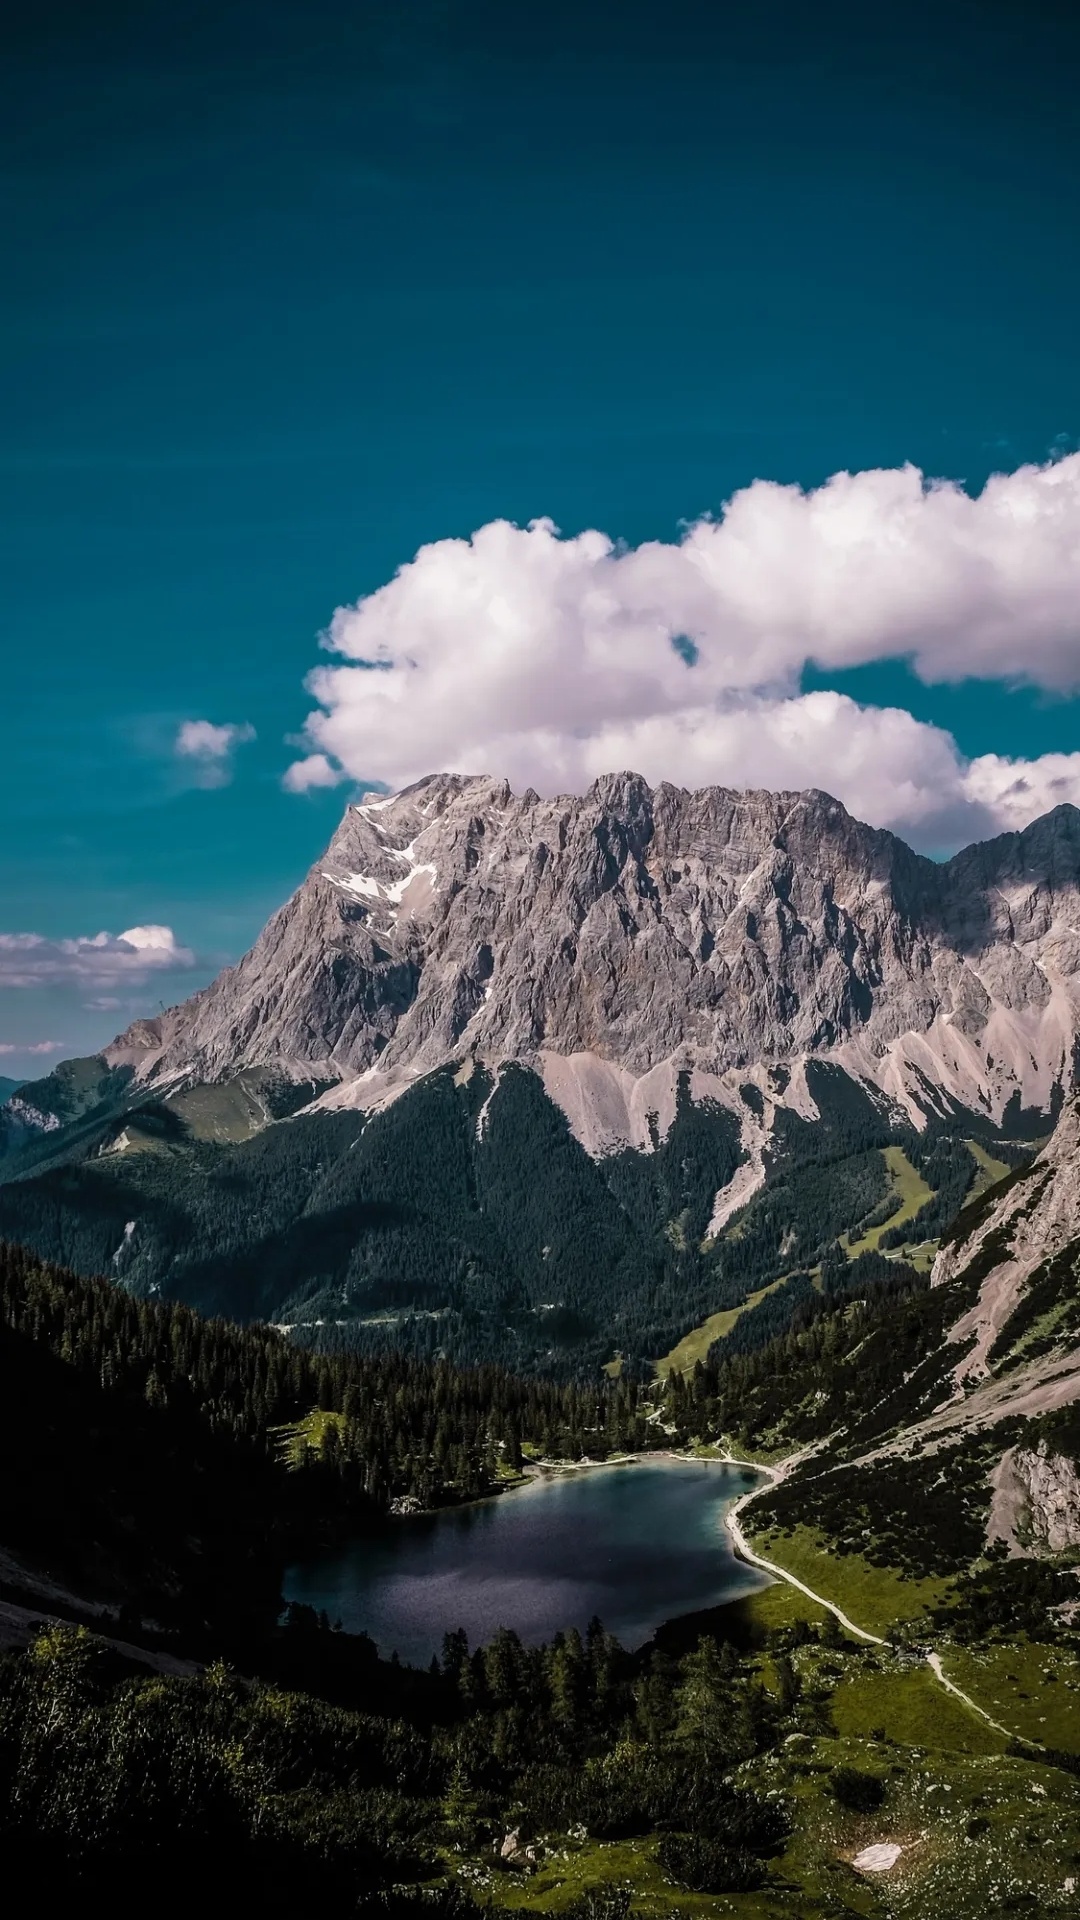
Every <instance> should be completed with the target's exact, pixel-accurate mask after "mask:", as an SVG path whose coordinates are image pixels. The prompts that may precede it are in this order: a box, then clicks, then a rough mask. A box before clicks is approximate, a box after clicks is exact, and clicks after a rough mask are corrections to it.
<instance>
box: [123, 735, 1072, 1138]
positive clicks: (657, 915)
mask: <svg viewBox="0 0 1080 1920" xmlns="http://www.w3.org/2000/svg"><path fill="white" fill-rule="evenodd" d="M1078 1008H1080V813H1078V812H1077V811H1076V810H1075V809H1074V808H1071V807H1059V808H1057V809H1056V810H1055V811H1054V812H1053V813H1051V814H1049V815H1047V816H1046V817H1045V818H1044V819H1042V820H1040V821H1037V822H1036V823H1035V825H1034V826H1032V827H1031V828H1029V829H1028V830H1027V831H1026V832H1025V833H1022V834H1008V835H1005V836H1003V837H1002V838H1001V839H999V840H995V841H992V842H989V843H988V844H986V845H983V846H978V847H972V848H968V849H967V850H966V851H965V852H963V853H961V854H959V855H957V856H956V858H954V859H953V860H951V861H949V862H948V863H944V864H938V863H936V862H934V861H932V860H929V859H926V858H923V857H921V856H919V855H917V854H915V853H913V852H912V851H911V849H910V848H908V847H907V846H905V845H904V843H903V842H902V841H900V840H898V839H897V838H896V837H895V836H894V835H892V834H890V833H885V832H880V831H878V830H876V829H874V828H871V827H868V826H866V825H864V824H862V823H861V822H859V821H857V820H854V819H852V817H851V816H850V815H849V814H848V813H847V812H846V811H845V809H844V808H843V807H842V806H841V805H839V803H838V802H837V801H835V800H833V799H831V798H830V797H829V796H828V795H827V794H824V793H820V792H816V791H809V792H805V793H767V792H736V791H733V790H730V789H727V788H723V787H710V788H706V789H704V790H702V791H699V792H687V791H685V790H683V789H680V788H677V787H674V786H669V785H661V786H659V787H656V788H655V789H651V788H650V787H648V786H647V784H646V783H645V781H644V780H642V779H641V778H640V777H639V776H638V775H636V774H633V773H619V774H611V775H609V776H606V777H605V778H603V779H601V780H598V781H597V782H596V783H595V784H594V785H593V786H592V787H591V788H590V789H589V791H588V792H587V793H585V794H583V795H580V796H563V797H560V798H557V799H548V800H543V799H540V798H538V796H537V795H536V794H535V793H533V792H531V791H530V792H527V793H524V794H520V795H518V794H514V793H512V792H511V790H510V788H509V786H508V785H507V783H506V782H505V781H499V780H496V779H491V778H487V777H481V776H477V777H466V776H462V775H450V774H441V775H435V776H432V777H431V778H429V779H426V780H422V781H420V782H419V783H418V784H417V785H415V786H413V787H411V788H409V789H407V790H406V791H405V792H403V793H400V794H397V795H394V796H372V795H369V796H367V797H366V799H364V800H363V801H362V802H360V803H359V804H358V805H353V806H350V807H348V809H347V810H346V812H345V816H344V818H343V820H342V822H341V825H340V826H339V828H338V830H337V832H336V833H335V835H334V838H333V840H332V841H331V843H330V846H329V847H328V848H327V851H326V853H325V854H324V856H323V858H322V859H321V860H319V861H318V862H317V863H316V865H315V866H314V867H313V868H312V870H311V872H310V873H309V874H308V876H307V878H306V880H305V881H304V882H303V884H302V885H301V887H300V888H299V889H298V891H297V892H296V893H295V894H294V895H293V897H292V899H291V900H289V901H288V902H287V903H286V904H285V905H284V906H283V907H282V908H281V909H280V911H279V912H278V913H276V914H275V915H274V916H273V918H272V919H271V920H270V921H269V923H268V925H267V926H266V928H265V929H264V931H263V933H262V934H261V935H260V937H259V939H258V940H257V941H256V943H255V945H254V947H253V948H252V949H251V951H250V953H248V954H246V955H245V956H244V958H243V959H242V960H240V961H239V962H238V963H237V965H235V966H233V967H229V968H227V969H226V970H225V971H224V972H223V973H222V974H221V975H220V976H219V978H218V979H217V980H215V981H214V982H213V984H212V985H211V986H209V987H207V988H206V989H205V990H204V991H203V992H202V993H199V994H196V995H195V996H194V998H193V999H191V1000H189V1001H187V1002H186V1003H185V1004H184V1005H182V1006H180V1007H176V1008H173V1009H172V1010H171V1011H169V1012H168V1013H165V1014H164V1015H162V1016H161V1017H160V1018H158V1019H155V1020H146V1021H140V1022H138V1023H136V1025H135V1026H133V1027H132V1028H130V1029H129V1030H128V1032H127V1033H126V1034H124V1035H121V1036H120V1038H119V1040H118V1041H117V1042H115V1043H114V1046H113V1047H112V1048H111V1049H109V1051H108V1054H107V1058H108V1059H109V1060H110V1061H112V1062H123V1063H125V1064H130V1065H132V1066H134V1067H135V1068H136V1070H137V1073H138V1075H139V1078H140V1079H142V1080H147V1079H150V1080H153V1081H154V1082H156V1083H158V1084H169V1083H176V1082H181V1081H185V1080H204V1081H205V1080H211V1081H212V1080H217V1079H224V1078H228V1077H230V1076H232V1075H235V1074H236V1073H237V1072H238V1071H240V1070H241V1069H243V1068H245V1067H251V1066H263V1065H272V1066H273V1067H275V1068H276V1069H278V1070H280V1071H281V1072H282V1073H283V1074H285V1075H287V1076H291V1077H293V1078H295V1079H301V1078H309V1077H312V1076H314V1077H316V1078H318V1079H320V1080H322V1081H334V1082H338V1083H341V1086H342V1088H343V1089H344V1088H349V1089H351V1090H352V1091H351V1092H350V1093H349V1094H348V1098H349V1099H350V1101H353V1102H355V1104H357V1105H364V1104H365V1103H366V1100H367V1099H368V1097H369V1093H370V1097H372V1098H374V1097H375V1093H376V1091H378V1090H382V1092H383V1093H385V1092H386V1091H387V1090H393V1089H395V1088H397V1087H400V1086H402V1085H405V1084H408V1083H409V1082H410V1081H411V1080H412V1079H415V1078H416V1077H417V1076H418V1075H420V1074H423V1073H425V1072H428V1071H430V1070H432V1069H433V1068H435V1067H437V1066H439V1065H441V1064H443V1063H445V1062H447V1061H461V1060H464V1059H465V1058H466V1057H467V1056H472V1057H474V1058H476V1059H478V1060H481V1061H483V1062H487V1063H498V1062H501V1061H504V1060H509V1059H516V1060H525V1061H531V1062H533V1063H537V1062H541V1061H542V1060H543V1059H544V1058H545V1057H558V1058H560V1059H576V1058H578V1057H588V1058H589V1059H591V1060H593V1061H599V1062H602V1063H606V1064H607V1065H608V1066H609V1067H610V1068H611V1069H613V1070H614V1069H617V1070H618V1071H619V1072H620V1073H621V1074H623V1075H627V1076H629V1077H630V1078H631V1079H632V1080H635V1081H637V1080H640V1078H641V1077H642V1076H644V1075H647V1074H650V1073H653V1072H655V1071H656V1070H657V1069H658V1068H660V1067H661V1066H663V1065H664V1063H669V1064H671V1066H672V1070H673V1071H674V1070H675V1069H676V1068H678V1067H688V1068H691V1069H694V1070H696V1071H697V1072H698V1073H699V1074H703V1075H706V1076H719V1077H722V1076H724V1075H725V1074H729V1073H731V1072H732V1071H735V1070H739V1071H741V1070H743V1069H746V1068H747V1067H749V1066H752V1065H753V1064H754V1063H761V1062H793V1061H800V1060H804V1059H805V1058H807V1057H808V1056H824V1057H826V1058H830V1057H831V1058H835V1059H836V1060H837V1061H838V1062H839V1063H840V1064H842V1065H845V1066H846V1067H847V1069H848V1070H849V1071H851V1072H854V1073H856V1074H858V1075H859V1076H860V1077H862V1078H863V1079H867V1080H870V1081H876V1082H877V1084H878V1085H879V1086H880V1087H881V1088H882V1089H883V1090H884V1091H885V1092H886V1093H887V1094H888V1095H889V1096H890V1097H892V1098H894V1099H897V1100H899V1101H901V1102H902V1103H907V1104H909V1107H910V1106H911V1103H912V1098H913V1095H916V1096H917V1097H918V1098H919V1099H924V1098H925V1091H926V1088H927V1086H929V1087H931V1088H935V1089H937V1090H938V1094H939V1097H941V1098H945V1097H950V1098H953V1099H957V1100H960V1101H962V1102H963V1103H964V1104H968V1105H972V1106H981V1107H982V1108H983V1109H984V1110H993V1111H997V1112H1000V1110H1001V1108H1002V1107H1003V1106H1004V1104H1005V1101H1006V1100H1007V1099H1008V1098H1009V1096H1010V1095H1011V1094H1012V1093H1013V1092H1016V1091H1018V1092H1019V1093H1020V1096H1021V1098H1022V1101H1023V1103H1024V1104H1025V1105H1027V1104H1031V1103H1036V1104H1040V1103H1041V1104H1043V1105H1045V1103H1046V1101H1047V1099H1048V1097H1049V1093H1050V1090H1051V1088H1052V1085H1053V1083H1054V1080H1055V1078H1057V1077H1059V1076H1060V1075H1061V1074H1062V1072H1063V1069H1064V1068H1065V1067H1071V1055H1072V1047H1073V1042H1074V1038H1075V1035H1076V1033H1077V1031H1078V1029H1080V1017H1078ZM365 1089H368V1092H365ZM336 1097H337V1096H335V1095H333V1094H331V1095H330V1096H328V1098H330V1099H331V1100H333V1099H334V1098H336ZM343 1097H344V1096H343Z"/></svg>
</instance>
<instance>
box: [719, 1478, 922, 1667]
mask: <svg viewBox="0 0 1080 1920" xmlns="http://www.w3.org/2000/svg"><path fill="white" fill-rule="evenodd" d="M758 1492H760V1488H758V1487H755V1488H753V1490H752V1491H751V1492H750V1493H744V1494H743V1497H742V1499H741V1500H736V1502H735V1505H734V1506H733V1507H731V1508H730V1509H729V1511H728V1513H727V1515H726V1516H725V1520H724V1525H725V1526H726V1528H727V1530H728V1532H729V1533H730V1535H731V1543H732V1545H733V1547H734V1548H735V1551H736V1553H737V1554H738V1556H739V1558H740V1560H746V1561H748V1562H749V1564H750V1565H751V1566H752V1567H763V1568H764V1569H765V1572H766V1573H772V1574H775V1576H776V1578H777V1579H778V1580H786V1581H787V1583H788V1586H789V1587H797V1588H798V1590H799V1592H800V1593H802V1594H805V1595H806V1598H807V1599H808V1600H812V1601H813V1602H814V1604H815V1606H818V1607H824V1609H825V1611H826V1613H833V1614H835V1615H836V1618H837V1619H838V1620H839V1622H840V1625H841V1626H842V1627H846V1628H847V1630H848V1632H849V1633H852V1634H854V1636H855V1638H856V1640H866V1641H869V1642H870V1643H871V1644H872V1645H873V1646H875V1647H883V1646H884V1645H885V1641H884V1640H883V1639H882V1637H881V1635H880V1634H878V1633H867V1631H866V1629H865V1628H864V1627H857V1626H856V1625H855V1622H854V1620H849V1619H848V1617H847V1614H846V1613H842V1612H841V1611H840V1608H839V1607H837V1606H834V1605H833V1603H832V1601H831V1600H826V1599H825V1598H824V1597H823V1596H822V1595H821V1594H820V1593H815V1592H814V1590H813V1588H812V1587H807V1586H804V1584H803V1582H802V1581H801V1580H797V1579H796V1578H795V1575H794V1574H793V1573H788V1572H787V1571H786V1569H785V1568H784V1567H778V1566H777V1564H776V1562H775V1560H766V1559H765V1557H764V1555H763V1554H760V1553H755V1552H754V1549H753V1547H751V1546H750V1545H749V1544H748V1542H747V1538H746V1535H745V1533H744V1532H743V1530H742V1528H741V1527H740V1525H739V1520H738V1514H739V1509H740V1508H741V1507H744V1506H745V1505H746V1503H747V1501H748V1500H752V1499H753V1497H754V1494H755V1493H758Z"/></svg>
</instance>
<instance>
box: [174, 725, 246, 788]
mask: <svg viewBox="0 0 1080 1920" xmlns="http://www.w3.org/2000/svg"><path fill="white" fill-rule="evenodd" d="M254 738H255V729H254V727H253V726H250V725H249V724H248V722H247V721H243V722H241V723H236V722H233V721H225V722H224V723H223V724H222V725H221V726H217V725H216V724H215V723H214V721H212V720H185V721H184V723H183V725H182V726H181V727H180V729H179V731H178V732H177V735H176V739H175V741H174V742H173V747H174V751H175V752H176V754H177V756H178V757H179V758H180V759H181V760H187V761H190V762H191V765H192V770H193V772H194V776H195V782H196V785H197V786H200V787H224V786H227V785H228V783H229V781H230V780H231V778H232V755H233V751H234V749H235V748H236V747H241V746H244V745H246V743H247V742H248V741H249V740H254Z"/></svg>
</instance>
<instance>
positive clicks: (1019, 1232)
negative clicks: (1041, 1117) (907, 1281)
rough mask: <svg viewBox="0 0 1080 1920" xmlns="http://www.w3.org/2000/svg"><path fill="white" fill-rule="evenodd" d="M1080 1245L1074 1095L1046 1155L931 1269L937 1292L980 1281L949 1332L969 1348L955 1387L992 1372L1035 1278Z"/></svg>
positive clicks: (1079, 1112) (1078, 1119)
mask: <svg viewBox="0 0 1080 1920" xmlns="http://www.w3.org/2000/svg"><path fill="white" fill-rule="evenodd" d="M1078 1242H1080V1097H1077V1096H1076V1095H1073V1096H1072V1097H1071V1098H1070V1099H1069V1100H1067V1101H1066V1103H1065V1105H1064V1107H1063V1109H1062V1112H1061V1114H1060V1117H1059V1119H1058V1122H1057V1125H1056V1127H1055V1128H1054V1131H1053V1133H1052V1135H1051V1137H1050V1139H1049V1141H1048V1142H1047V1144H1046V1146H1045V1147H1044V1148H1043V1150H1042V1152H1041V1153H1040V1154H1038V1155H1037V1157H1036V1158H1035V1160H1034V1161H1033V1162H1032V1163H1031V1165H1030V1166H1029V1167H1027V1168H1025V1169H1024V1170H1023V1172H1022V1173H1020V1174H1019V1175H1018V1177H1017V1178H1016V1179H1015V1180H1014V1181H1013V1182H1012V1183H1011V1184H1010V1185H1009V1187H1008V1188H1007V1189H1006V1191H1005V1192H1003V1193H1002V1195H1001V1197H1000V1199H999V1200H998V1201H997V1203H996V1204H995V1205H992V1206H990V1207H989V1208H988V1209H987V1211H986V1212H985V1213H984V1214H982V1215H981V1217H976V1219H975V1221H974V1223H973V1225H972V1226H971V1228H970V1230H969V1231H968V1232H967V1233H960V1234H959V1235H958V1236H957V1237H955V1238H953V1239H952V1240H950V1241H948V1242H947V1243H946V1244H945V1245H944V1246H943V1247H942V1248H941V1250H940V1252H939V1253H938V1255H937V1257H936V1259H935V1261H934V1266H933V1271H932V1273H931V1283H932V1284H933V1285H934V1286H944V1285H947V1284H948V1283H949V1282H951V1281H953V1280H958V1279H962V1278H963V1277H964V1275H965V1274H967V1273H972V1274H973V1275H974V1274H977V1275H978V1276H979V1291H978V1295H977V1297H976V1299H975V1301H974V1303H973V1304H972V1306H971V1307H970V1308H969V1309H968V1310H967V1311H966V1312H965V1313H964V1314H963V1315H962V1316H961V1318H960V1319H959V1320H958V1321H957V1322H956V1325H955V1326H954V1327H953V1328H952V1329H951V1332H950V1339H952V1340H953V1341H954V1342H956V1343H959V1344H960V1345H962V1346H963V1348H964V1357H963V1359H962V1360H961V1361H960V1362H958V1365H957V1369H956V1380H957V1385H958V1386H963V1385H964V1383H965V1382H970V1381H973V1380H976V1379H979V1378H981V1377H983V1376H985V1375H986V1374H987V1373H988V1372H989V1369H990V1354H991V1350H992V1349H993V1347H994V1344H995V1342H996V1341H997V1339H998V1338H999V1336H1000V1334H1001V1332H1002V1330H1003V1329H1004V1327H1005V1325H1006V1323H1007V1322H1008V1321H1009V1319H1010V1318H1011V1316H1012V1315H1013V1313H1014V1312H1015V1311H1016V1308H1017V1306H1018V1305H1019V1303H1020V1301H1021V1299H1022V1298H1023V1295H1024V1293H1025V1291H1026V1289H1027V1287H1028V1285H1029V1283H1030V1282H1031V1281H1032V1279H1033V1277H1034V1276H1035V1275H1036V1274H1037V1273H1038V1272H1039V1270H1040V1269H1041V1268H1043V1267H1045V1265H1046V1264H1047V1263H1048V1262H1049V1261H1052V1260H1054V1259H1055V1257H1056V1256H1057V1255H1059V1254H1062V1253H1064V1252H1065V1251H1066V1250H1067V1249H1068V1248H1069V1247H1071V1246H1073V1245H1074V1244H1075V1243H1078ZM1078 1253H1080V1248H1078Z"/></svg>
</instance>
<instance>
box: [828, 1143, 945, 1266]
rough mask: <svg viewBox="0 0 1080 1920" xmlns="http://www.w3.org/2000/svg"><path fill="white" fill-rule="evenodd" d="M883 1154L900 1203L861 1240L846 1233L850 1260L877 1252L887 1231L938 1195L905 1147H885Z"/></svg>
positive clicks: (845, 1242) (861, 1237) (901, 1224)
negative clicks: (916, 1166) (914, 1165)
mask: <svg viewBox="0 0 1080 1920" xmlns="http://www.w3.org/2000/svg"><path fill="white" fill-rule="evenodd" d="M881 1155H882V1159H883V1160H884V1162H885V1166H886V1169H887V1171H888V1175H889V1182H890V1186H891V1189H892V1191H893V1193H894V1194H898V1195H899V1198H900V1205H899V1207H898V1208H897V1210H896V1212H895V1213H891V1214H890V1215H889V1218H888V1219H887V1220H883V1221H882V1222H881V1224H880V1226H876V1227H870V1228H869V1229H868V1230H867V1232H866V1233H864V1234H862V1235H861V1236H860V1238H859V1239H858V1240H851V1239H850V1238H849V1236H848V1235H847V1234H844V1235H843V1237H842V1239H841V1241H840V1245H841V1246H842V1247H843V1248H844V1250H845V1252H846V1253H847V1256H848V1259H849V1260H857V1259H858V1257H859V1255H860V1253H876V1252H877V1249H878V1246H879V1244H880V1241H881V1237H882V1235H883V1234H884V1233H889V1232H891V1231H892V1230H893V1228H894V1227H902V1226H904V1225H905V1224H906V1223H907V1221H909V1220H913V1219H914V1218H915V1215H916V1214H917V1213H918V1212H919V1210H920V1208H921V1207H924V1206H925V1205H926V1202H927V1201H928V1200H932V1199H933V1197H934V1189H933V1187H928V1186H927V1184H926V1181H925V1180H924V1179H923V1177H922V1174H921V1173H919V1172H918V1171H917V1169H916V1168H915V1167H913V1166H912V1164H911V1161H910V1160H909V1159H908V1157H907V1154H906V1153H905V1152H904V1149H903V1147H883V1148H882V1149H881Z"/></svg>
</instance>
